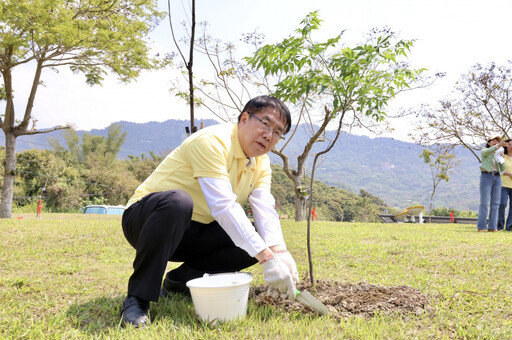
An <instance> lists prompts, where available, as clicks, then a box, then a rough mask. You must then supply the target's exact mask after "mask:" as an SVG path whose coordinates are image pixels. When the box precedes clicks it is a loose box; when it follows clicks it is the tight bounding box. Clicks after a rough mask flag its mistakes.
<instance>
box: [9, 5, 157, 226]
mask: <svg viewBox="0 0 512 340" xmlns="http://www.w3.org/2000/svg"><path fill="white" fill-rule="evenodd" d="M156 5H157V1H156V0H138V1H134V0H0V73H1V77H2V82H3V84H2V87H1V88H0V98H1V99H3V100H5V113H4V114H3V116H2V117H0V126H1V128H2V130H3V131H4V133H5V140H6V166H5V177H4V186H3V189H2V203H1V206H0V217H10V215H11V206H12V192H13V184H14V176H15V173H16V154H15V147H16V138H17V137H19V136H22V135H28V134H37V133H46V132H50V131H53V130H56V129H62V128H66V126H57V127H54V128H51V129H43V130H37V129H36V128H35V121H33V120H32V108H33V106H34V99H35V96H36V92H37V89H38V87H39V85H41V82H42V71H43V69H45V68H51V69H56V68H58V67H60V66H67V67H69V68H70V69H71V70H72V71H73V72H76V73H83V74H84V75H85V77H86V82H87V84H89V85H96V84H100V83H101V81H102V80H103V77H104V76H105V74H106V72H107V71H108V70H110V71H112V72H114V73H115V74H117V75H118V77H119V79H120V80H122V81H125V82H127V81H130V80H132V79H134V78H136V77H137V76H138V75H139V73H140V71H141V70H145V69H151V68H155V67H159V66H162V65H163V64H164V61H163V60H158V59H155V58H151V57H150V53H149V46H148V40H147V37H148V34H149V32H150V31H151V30H152V28H153V27H154V26H155V25H156V24H157V23H158V21H159V20H160V19H161V18H162V16H163V14H162V13H160V12H158V11H157V9H156ZM27 64H29V65H31V66H33V70H34V71H33V72H34V73H33V78H32V80H31V88H30V93H29V96H28V98H16V100H20V101H23V102H24V103H26V105H25V110H24V112H23V113H22V114H21V115H20V116H19V117H16V115H15V110H14V108H15V105H14V100H15V97H14V93H15V92H14V91H15V89H14V88H13V69H14V68H16V67H18V66H21V65H27ZM31 121H32V124H30V123H31ZM29 125H31V126H29Z"/></svg>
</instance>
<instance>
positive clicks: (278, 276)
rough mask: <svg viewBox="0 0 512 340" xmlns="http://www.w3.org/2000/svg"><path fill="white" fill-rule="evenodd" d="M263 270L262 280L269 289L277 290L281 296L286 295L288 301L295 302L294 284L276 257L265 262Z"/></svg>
mask: <svg viewBox="0 0 512 340" xmlns="http://www.w3.org/2000/svg"><path fill="white" fill-rule="evenodd" d="M261 267H262V268H263V279H264V280H265V282H266V283H267V285H269V286H270V287H271V288H274V289H276V290H278V291H279V292H280V293H281V294H286V295H288V298H289V299H290V300H295V284H294V283H293V277H292V274H291V273H290V270H289V269H288V266H287V265H286V264H285V263H284V262H283V261H281V260H279V258H278V257H277V256H274V257H272V258H270V259H268V260H266V261H265V262H264V263H263V264H262V265H261Z"/></svg>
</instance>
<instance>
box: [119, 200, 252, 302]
mask: <svg viewBox="0 0 512 340" xmlns="http://www.w3.org/2000/svg"><path fill="white" fill-rule="evenodd" d="M192 210H193V201H192V198H191V197H190V195H189V194H187V193H186V192H184V191H181V190H171V191H163V192H156V193H151V194H149V195H147V196H145V197H144V198H143V199H142V200H140V201H139V202H136V203H134V204H132V205H131V206H130V207H129V208H128V209H126V210H125V212H124V214H123V219H122V226H123V232H124V236H125V237H126V239H127V240H128V242H129V243H130V244H131V245H132V246H133V247H134V248H135V249H136V254H135V260H134V261H133V274H132V275H131V276H130V279H129V281H128V295H134V296H137V297H140V298H143V299H145V300H151V301H158V296H159V293H160V287H161V284H162V277H163V275H164V272H165V268H166V266H167V262H168V261H174V262H183V264H182V265H181V266H180V267H179V268H177V269H175V270H173V271H172V272H171V273H173V274H174V277H173V278H172V279H173V280H176V281H182V282H186V281H188V280H191V279H194V278H197V277H201V276H202V275H203V274H204V273H211V274H214V273H222V272H232V271H239V270H242V269H244V268H247V267H249V266H252V265H253V264H255V263H256V262H257V260H256V259H255V258H253V257H251V256H250V255H249V254H247V252H246V251H244V250H243V249H241V248H238V247H237V246H235V244H234V243H233V241H232V240H231V238H230V237H229V236H228V234H227V233H226V232H225V231H224V229H222V227H221V226H220V225H219V224H218V223H217V222H212V223H210V224H203V223H199V222H195V221H192V220H191V217H192Z"/></svg>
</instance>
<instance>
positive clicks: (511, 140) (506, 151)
mask: <svg viewBox="0 0 512 340" xmlns="http://www.w3.org/2000/svg"><path fill="white" fill-rule="evenodd" d="M505 142H507V143H510V142H512V139H510V138H509V139H507V140H505ZM504 148H505V153H506V154H507V155H508V148H512V146H504Z"/></svg>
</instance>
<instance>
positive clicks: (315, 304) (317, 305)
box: [295, 290, 329, 315]
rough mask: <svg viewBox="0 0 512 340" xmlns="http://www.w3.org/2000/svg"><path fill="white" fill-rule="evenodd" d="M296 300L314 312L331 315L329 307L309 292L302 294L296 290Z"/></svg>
mask: <svg viewBox="0 0 512 340" xmlns="http://www.w3.org/2000/svg"><path fill="white" fill-rule="evenodd" d="M295 298H296V299H297V300H298V301H300V302H302V303H303V304H304V305H306V306H308V307H309V308H311V309H312V310H314V311H315V312H318V313H320V314H322V315H327V314H329V310H328V309H327V307H326V306H325V305H324V304H323V303H321V302H320V301H319V300H318V299H317V298H315V297H314V296H313V295H311V293H309V292H308V291H305V290H304V291H302V292H300V291H298V290H296V291H295Z"/></svg>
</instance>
